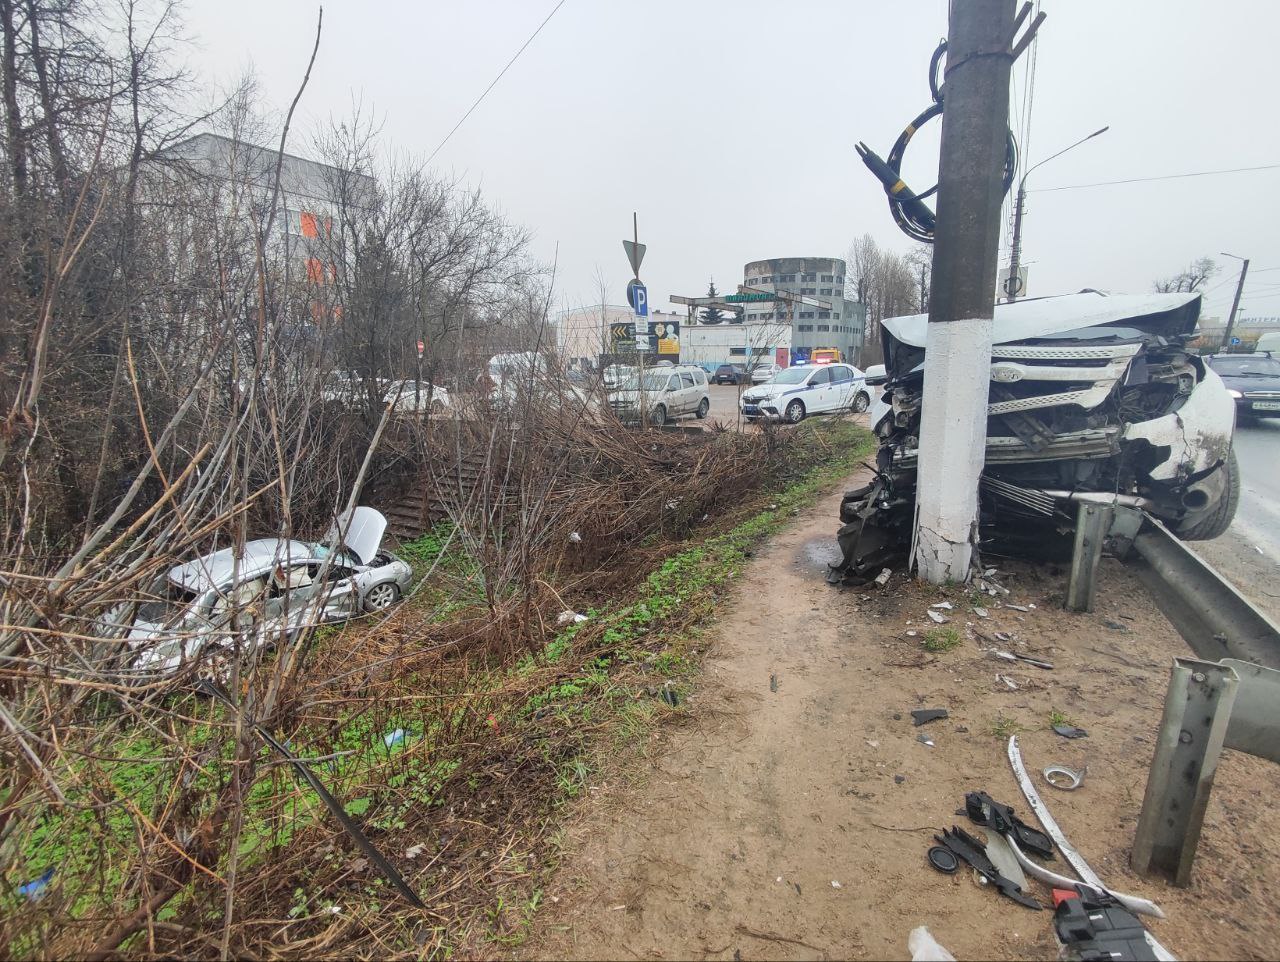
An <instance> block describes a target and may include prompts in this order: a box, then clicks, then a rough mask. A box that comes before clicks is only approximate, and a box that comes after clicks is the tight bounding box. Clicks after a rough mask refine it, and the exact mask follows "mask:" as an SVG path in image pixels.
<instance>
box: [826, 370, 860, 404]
mask: <svg viewBox="0 0 1280 962" xmlns="http://www.w3.org/2000/svg"><path fill="white" fill-rule="evenodd" d="M853 384H854V381H853V369H852V368H850V367H849V366H848V365H846V364H832V365H831V389H830V391H828V392H827V394H828V397H827V410H828V411H844V410H848V408H849V407H850V406H851V405H852V404H853Z"/></svg>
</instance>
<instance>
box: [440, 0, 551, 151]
mask: <svg viewBox="0 0 1280 962" xmlns="http://www.w3.org/2000/svg"><path fill="white" fill-rule="evenodd" d="M563 6H564V0H560V2H559V3H557V4H556V5H555V6H554V7H552V8H551V12H550V13H549V14H547V19H546V20H543V21H542V23H540V24H538V29H537V30H535V31H533V33H531V34H529V39H528V40H526V41H525V42H524V44H523V46H521V47H520V49H519V50H517V51H516V53H515V56H514V57H512V58H511V59H510V60H508V61H507V65H506V66H505V67H503V68H502V69H501V70H500V71H498V76H496V77H494V78H493V82H492V83H491V84H489V86H487V87H485V88H484V93H482V94H481V95H480V96H479V97H477V98H476V102H475V103H473V104H472V105H471V106H470V107H468V108H467V112H466V113H465V114H463V115H462V120H459V121H458V122H457V123H456V124H454V125H453V130H451V131H449V132H448V133H447V134H445V137H444V140H442V141H440V144H439V146H437V147H436V149H435V150H433V151H431V156H430V157H428V158H427V160H426V163H427V164H429V163H431V161H432V159H433V158H434V157H435V155H436V154H438V153H440V151H441V150H442V149H443V148H444V145H445V144H447V143H448V142H449V138H450V137H452V136H453V135H454V134H455V133H457V131H458V128H459V127H461V126H462V125H463V123H465V122H466V119H467V118H468V117H470V116H471V112H472V111H473V110H475V109H476V108H477V107H479V106H480V101H482V100H484V98H485V97H487V96H488V95H489V91H490V90H492V89H493V88H494V87H496V86H497V84H498V81H499V80H501V79H502V75H503V74H505V73H506V72H507V71H508V70H510V69H511V65H512V64H513V63H515V62H516V61H517V60H518V59H519V58H520V55H521V54H522V53H524V51H525V48H526V47H528V46H529V44H531V43H533V39H534V37H536V36H537V35H538V34H540V33H542V28H543V27H545V26H546V25H547V24H548V23H549V22H550V20H551V18H552V17H554V16H555V15H556V11H557V10H559V9H560V8H561V7H563ZM424 166H425V165H424Z"/></svg>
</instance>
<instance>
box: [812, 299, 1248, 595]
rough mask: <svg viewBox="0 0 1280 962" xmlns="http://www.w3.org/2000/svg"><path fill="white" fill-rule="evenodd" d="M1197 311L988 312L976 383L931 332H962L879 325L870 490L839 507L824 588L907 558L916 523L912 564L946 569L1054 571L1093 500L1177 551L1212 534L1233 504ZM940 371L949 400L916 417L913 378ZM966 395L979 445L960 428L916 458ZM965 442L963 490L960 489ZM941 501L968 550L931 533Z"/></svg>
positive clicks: (1217, 389) (1122, 306) (1227, 454)
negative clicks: (1179, 541) (979, 431)
mask: <svg viewBox="0 0 1280 962" xmlns="http://www.w3.org/2000/svg"><path fill="white" fill-rule="evenodd" d="M1199 310H1200V297H1199V295H1198V294H1151V295H1105V294H1101V293H1098V292H1096V291H1086V292H1082V293H1080V294H1071V295H1065V296H1062V297H1053V298H1042V299H1039V300H1028V301H1019V302H1016V303H1014V304H1001V305H997V307H996V310H995V318H994V320H993V321H992V323H991V347H990V349H989V354H990V356H991V358H992V361H991V364H990V366H989V368H988V369H987V370H985V371H983V372H979V374H978V376H977V377H975V376H974V375H975V372H973V371H967V372H965V371H957V370H953V369H952V364H951V361H950V360H949V358H948V351H947V347H949V346H951V342H952V341H953V340H954V338H955V336H956V335H951V336H948V335H947V334H946V332H945V330H944V331H941V332H939V333H938V334H937V335H935V333H934V331H933V330H932V329H933V328H935V327H939V328H943V329H946V328H955V327H957V326H958V325H959V324H963V323H964V322H951V323H948V324H942V325H937V324H929V323H927V317H926V316H925V315H914V316H911V317H901V318H889V319H888V320H886V321H885V322H884V349H885V367H886V373H887V375H888V382H887V383H886V385H885V391H884V396H883V397H882V398H880V399H878V400H877V401H876V402H875V403H874V404H873V406H872V408H871V411H870V417H871V422H872V427H873V430H874V431H875V432H876V434H877V436H878V437H879V439H880V449H879V451H878V453H877V458H876V477H875V479H874V480H873V481H872V483H871V484H869V485H867V486H865V487H863V488H860V489H858V490H856V491H850V492H848V493H847V494H846V496H845V498H844V500H843V502H842V505H841V509H840V520H841V523H842V527H841V528H840V531H839V540H840V546H841V549H842V554H843V557H842V561H841V563H840V564H839V565H837V566H835V568H834V569H833V571H832V574H831V576H830V578H829V580H831V581H833V582H838V581H844V582H845V583H850V584H861V583H863V582H865V581H867V580H870V579H871V578H874V577H875V576H876V575H877V574H879V573H880V572H881V571H882V570H883V568H884V567H885V566H887V565H894V564H900V563H902V562H904V561H906V560H907V559H908V558H910V557H911V555H912V547H913V543H912V538H913V530H914V521H915V516H916V513H917V511H918V513H919V529H920V535H919V538H920V543H919V544H918V545H915V546H914V547H915V551H914V555H915V558H916V560H918V561H920V562H921V564H922V566H923V565H924V564H926V563H928V564H933V563H935V562H937V564H939V565H944V564H947V563H950V562H951V561H952V560H954V558H955V556H956V555H957V553H959V554H963V553H964V552H965V551H969V550H971V549H972V546H973V544H976V545H977V547H978V549H979V550H981V548H982V547H984V546H992V547H996V548H998V549H999V550H1000V551H1002V552H1005V553H1012V554H1024V555H1032V556H1038V557H1055V558H1059V559H1061V560H1066V559H1067V558H1069V557H1070V553H1071V540H1072V539H1071V537H1070V536H1071V534H1072V532H1073V531H1074V528H1075V524H1076V514H1077V511H1076V504H1075V503H1073V502H1081V501H1088V500H1090V499H1099V498H1105V499H1107V500H1109V501H1110V502H1111V503H1114V504H1118V505H1124V506H1134V507H1141V508H1143V509H1145V510H1146V511H1148V512H1149V513H1150V514H1152V515H1153V516H1155V517H1157V518H1160V519H1161V520H1163V521H1164V522H1165V523H1166V524H1168V525H1169V526H1170V528H1171V529H1172V530H1174V531H1175V532H1177V533H1178V534H1179V535H1180V536H1181V537H1183V538H1188V539H1196V538H1212V537H1216V536H1217V535H1218V534H1221V533H1222V531H1224V530H1225V529H1226V527H1227V526H1228V525H1229V524H1230V522H1231V518H1232V517H1233V516H1234V513H1235V506H1236V499H1237V497H1238V491H1239V477H1238V474H1237V471H1236V467H1235V459H1234V456H1233V455H1232V453H1231V436H1232V433H1233V430H1234V424H1235V415H1234V410H1233V409H1232V400H1231V397H1230V395H1228V394H1227V392H1226V390H1225V388H1224V387H1223V385H1222V382H1221V380H1220V379H1219V378H1218V377H1217V375H1215V374H1214V373H1213V371H1212V370H1210V369H1209V367H1208V366H1207V365H1206V364H1205V363H1204V362H1203V361H1202V360H1201V359H1200V358H1199V357H1198V356H1196V355H1194V354H1192V353H1190V352H1189V351H1187V349H1186V348H1185V344H1186V342H1187V341H1189V340H1191V339H1192V338H1194V336H1195V330H1196V321H1197V318H1198V316H1199ZM959 336H960V337H961V338H963V337H964V336H965V335H964V334H963V333H962V334H960V335H959ZM969 336H972V334H971V333H970V335H969ZM926 358H927V360H926ZM939 373H941V374H942V376H943V377H944V378H945V379H946V380H948V381H955V382H956V384H957V385H958V386H957V387H956V389H955V392H954V395H953V396H952V397H950V398H949V404H946V405H941V406H940V407H939V409H938V410H935V411H933V412H930V411H929V410H928V406H927V405H924V404H923V398H924V380H925V377H926V374H927V375H928V376H929V377H932V376H934V375H935V374H939ZM983 392H985V395H984V394H983ZM975 393H976V394H977V396H978V397H979V401H978V402H977V403H982V400H983V399H985V403H986V405H987V418H986V421H985V425H984V427H985V437H975V436H974V433H975V432H973V431H972V430H969V431H967V433H966V429H965V428H964V427H963V426H962V427H961V428H960V429H959V430H960V436H959V437H957V438H954V439H953V441H952V443H951V444H950V445H946V446H940V445H934V446H933V448H926V446H925V445H923V444H922V443H921V440H920V439H921V437H923V436H924V435H925V430H924V428H925V425H926V422H930V421H931V419H932V420H936V421H938V422H939V423H940V424H941V425H942V426H943V427H944V428H945V427H946V425H947V424H948V423H949V421H948V418H949V417H950V416H951V415H952V413H953V412H952V411H951V410H950V403H954V404H955V405H956V406H957V408H958V406H959V405H961V404H968V403H973V402H971V401H970V400H968V397H969V395H970V394H975ZM933 436H934V437H937V436H938V435H937V434H936V433H935V434H933ZM944 437H945V434H944ZM975 443H976V444H977V446H978V454H977V455H976V456H977V457H978V458H980V459H981V460H980V462H979V463H980V465H981V469H982V470H981V480H980V483H979V484H978V486H977V490H973V489H972V488H971V486H970V485H969V484H968V483H966V482H965V480H964V479H965V478H966V477H968V476H969V475H968V474H967V470H966V469H967V468H968V467H969V466H970V463H969V462H968V461H967V459H968V458H969V457H971V456H974V455H973V453H972V451H973V445H974V444H975ZM948 467H949V468H950V470H947V469H948ZM917 486H919V488H920V490H921V492H922V494H921V498H920V501H919V503H917V498H916V491H917ZM930 491H932V492H933V493H932V494H930V493H929V492H930ZM931 499H932V500H931ZM946 499H974V500H976V501H977V504H978V509H979V510H978V514H977V517H978V529H977V533H976V537H974V538H973V539H972V543H971V542H970V540H969V537H968V534H969V533H968V532H963V531H957V530H941V528H942V526H941V524H940V517H941V514H942V512H940V510H939V508H940V507H941V506H943V505H945V504H950V501H949V500H946ZM951 515H952V516H954V512H952V513H951ZM1129 537H1130V538H1131V537H1132V533H1130V534H1129ZM922 573H924V574H926V575H927V574H928V572H926V571H923V569H922ZM957 580H959V579H957Z"/></svg>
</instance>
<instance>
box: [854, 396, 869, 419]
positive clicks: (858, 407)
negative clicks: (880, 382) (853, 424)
mask: <svg viewBox="0 0 1280 962" xmlns="http://www.w3.org/2000/svg"><path fill="white" fill-rule="evenodd" d="M869 407H871V398H870V397H869V396H868V395H867V392H866V391H859V392H858V393H857V394H855V395H854V396H853V413H854V414H861V413H862V412H863V411H865V410H866V409H867V408H869Z"/></svg>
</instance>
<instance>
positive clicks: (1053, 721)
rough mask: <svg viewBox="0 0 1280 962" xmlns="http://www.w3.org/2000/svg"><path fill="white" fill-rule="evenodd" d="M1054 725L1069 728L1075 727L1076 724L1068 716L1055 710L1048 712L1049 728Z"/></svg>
mask: <svg viewBox="0 0 1280 962" xmlns="http://www.w3.org/2000/svg"><path fill="white" fill-rule="evenodd" d="M1054 725H1067V726H1069V727H1071V728H1075V727H1076V723H1075V722H1074V721H1073V720H1072V719H1071V716H1070V715H1068V714H1067V713H1066V712H1062V711H1058V709H1056V708H1055V709H1053V711H1051V712H1049V727H1050V728H1052V727H1053V726H1054Z"/></svg>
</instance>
